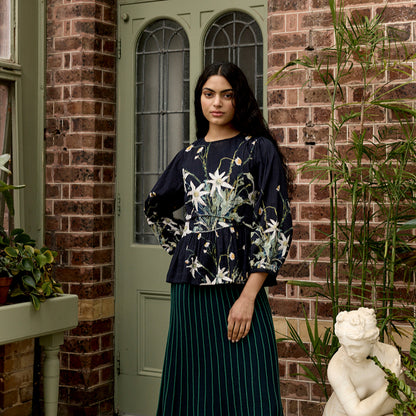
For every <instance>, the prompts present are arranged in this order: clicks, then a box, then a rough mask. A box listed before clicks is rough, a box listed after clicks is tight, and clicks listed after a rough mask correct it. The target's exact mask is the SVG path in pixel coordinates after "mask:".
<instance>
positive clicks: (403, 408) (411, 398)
mask: <svg viewBox="0 0 416 416" xmlns="http://www.w3.org/2000/svg"><path fill="white" fill-rule="evenodd" d="M398 349H399V351H400V355H401V359H402V365H403V367H404V375H406V377H407V378H409V379H410V380H411V381H413V382H416V329H415V330H414V331H413V340H412V343H411V345H410V356H408V355H406V354H404V353H403V352H402V351H401V349H400V348H399V347H398ZM370 358H371V359H372V360H373V361H374V362H375V364H376V365H377V366H378V367H380V368H381V369H382V370H383V371H384V373H385V374H386V380H387V381H388V387H387V392H388V393H389V395H390V396H391V397H393V398H394V399H396V400H397V402H398V403H397V405H396V407H395V408H394V410H393V414H394V416H411V415H412V416H416V397H415V394H414V393H413V391H412V388H411V387H410V386H409V385H408V384H407V383H406V381H405V380H403V379H402V378H399V377H397V376H396V374H394V373H393V372H392V371H391V370H389V369H388V368H386V367H384V366H383V365H382V364H381V363H380V361H379V360H378V359H377V357H370Z"/></svg>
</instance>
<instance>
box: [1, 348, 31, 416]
mask: <svg viewBox="0 0 416 416" xmlns="http://www.w3.org/2000/svg"><path fill="white" fill-rule="evenodd" d="M33 344H34V342H33V340H25V341H19V342H14V343H12V344H8V345H2V346H0V357H1V360H0V410H1V412H0V413H1V414H2V416H29V415H31V414H32V395H33V362H34V353H33Z"/></svg>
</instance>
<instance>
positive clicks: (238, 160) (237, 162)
mask: <svg viewBox="0 0 416 416" xmlns="http://www.w3.org/2000/svg"><path fill="white" fill-rule="evenodd" d="M241 163H242V160H241V159H240V158H239V157H238V158H237V159H236V160H235V164H236V165H237V166H241Z"/></svg>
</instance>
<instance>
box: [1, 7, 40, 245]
mask: <svg viewBox="0 0 416 416" xmlns="http://www.w3.org/2000/svg"><path fill="white" fill-rule="evenodd" d="M44 12H45V10H44V2H40V1H26V0H0V153H10V154H11V155H12V158H11V165H10V166H9V168H11V170H12V172H13V175H12V176H10V175H8V176H7V178H6V177H5V176H3V174H2V176H1V178H2V179H3V180H7V181H9V182H12V183H14V184H25V185H26V187H25V189H24V190H21V191H14V192H13V199H14V208H15V215H14V223H15V224H14V225H15V226H19V227H23V228H24V229H25V231H27V232H28V233H29V235H31V237H32V238H34V239H36V240H38V241H39V240H42V239H43V236H42V231H43V230H42V224H43V202H42V201H43V184H42V157H43V119H44V113H43V104H44V100H43V82H44V75H43V63H44V61H43V59H44V58H43V56H44V51H43V48H44V43H45V41H44V14H45V13H44ZM1 197H2V195H1ZM23 200H24V203H23ZM7 217H8V215H7V209H6V210H4V201H1V200H0V223H2V224H5V225H6V226H12V224H7ZM6 228H7V227H6Z"/></svg>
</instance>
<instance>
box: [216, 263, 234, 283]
mask: <svg viewBox="0 0 416 416" xmlns="http://www.w3.org/2000/svg"><path fill="white" fill-rule="evenodd" d="M215 280H216V283H222V282H232V281H233V279H230V277H229V276H228V270H226V269H225V267H222V268H220V267H218V271H217V278H216V279H215Z"/></svg>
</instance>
